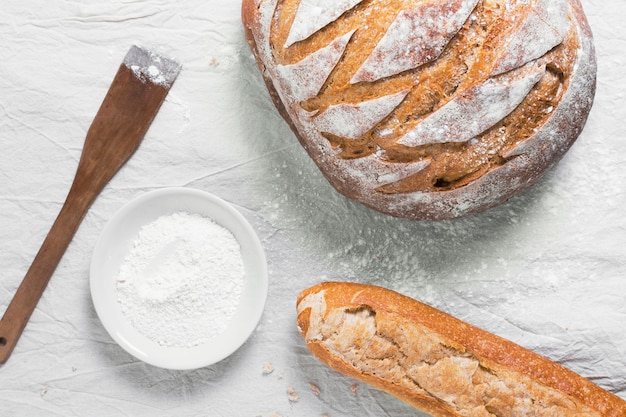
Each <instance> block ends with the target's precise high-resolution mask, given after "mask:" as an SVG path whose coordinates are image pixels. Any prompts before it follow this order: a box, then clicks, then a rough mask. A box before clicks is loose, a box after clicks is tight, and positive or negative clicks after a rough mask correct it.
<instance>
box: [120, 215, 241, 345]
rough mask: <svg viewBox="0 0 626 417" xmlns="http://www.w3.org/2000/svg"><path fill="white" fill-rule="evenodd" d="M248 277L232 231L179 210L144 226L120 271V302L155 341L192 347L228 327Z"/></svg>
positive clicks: (124, 309) (126, 313)
mask: <svg viewBox="0 0 626 417" xmlns="http://www.w3.org/2000/svg"><path fill="white" fill-rule="evenodd" d="M243 279H244V267H243V259H242V256H241V248H240V246H239V243H238V242H237V240H236V239H235V237H234V236H233V235H232V233H231V232H230V231H229V230H227V229H225V228H223V227H222V226H220V225H218V224H217V223H215V222H213V221H212V220H211V219H209V218H206V217H203V216H201V215H199V214H191V213H187V212H176V213H173V214H171V215H167V216H162V217H160V218H158V219H157V220H155V221H154V222H152V223H150V224H148V225H146V226H144V227H142V228H141V230H140V231H139V233H138V235H137V236H136V238H135V239H134V241H133V242H132V243H131V247H130V250H129V253H128V255H127V256H126V257H125V258H124V261H123V262H122V265H121V267H120V272H119V277H118V281H117V299H118V302H119V303H120V305H121V307H122V311H123V313H124V314H125V315H126V316H127V317H128V319H129V320H130V321H131V322H132V324H133V326H134V327H135V328H136V329H137V330H138V331H139V332H140V333H142V334H143V335H145V336H146V337H148V338H149V339H151V340H153V341H155V342H157V343H159V344H160V345H163V346H173V347H192V346H197V345H199V344H202V343H205V342H207V341H208V340H209V339H210V338H212V337H214V336H216V335H218V334H220V333H222V332H223V331H224V330H225V329H226V328H227V326H228V324H229V322H230V320H231V318H232V317H233V315H234V314H235V311H236V309H237V306H238V304H239V298H240V295H241V291H242V288H243Z"/></svg>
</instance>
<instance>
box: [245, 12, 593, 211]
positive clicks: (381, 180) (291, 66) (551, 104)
mask: <svg viewBox="0 0 626 417" xmlns="http://www.w3.org/2000/svg"><path fill="white" fill-rule="evenodd" d="M337 3H342V4H347V5H348V6H350V5H352V6H351V7H348V6H346V10H347V11H345V12H344V13H343V14H341V15H339V16H337V17H335V18H334V20H333V19H331V22H330V23H327V24H325V25H321V26H322V27H321V28H319V30H317V31H315V30H313V33H312V34H311V35H309V36H308V37H306V36H304V35H303V36H301V38H302V39H300V38H297V40H295V41H290V40H289V38H290V36H291V35H292V32H293V31H294V30H293V29H292V27H293V26H296V27H300V26H301V24H302V22H296V23H297V24H296V23H294V20H295V19H296V13H297V11H298V10H299V9H298V4H299V2H298V0H243V3H242V21H243V23H244V27H245V31H246V38H247V39H248V42H249V44H250V47H251V50H252V51H253V53H254V55H255V58H256V60H257V63H258V64H259V68H260V69H261V73H262V74H263V78H264V80H265V83H266V85H267V88H268V91H269V92H270V95H271V97H272V100H273V102H274V104H275V105H276V107H277V108H278V110H279V112H280V114H281V115H282V116H283V118H284V119H285V120H286V121H287V122H288V124H289V125H290V126H291V128H292V130H293V131H294V132H295V134H296V136H297V138H298V139H299V141H300V143H301V144H302V145H303V147H304V148H305V149H306V150H307V152H308V153H309V155H310V156H311V157H312V159H313V160H314V161H315V162H316V164H317V165H318V167H319V168H320V170H321V172H322V173H323V175H324V176H325V177H326V178H327V179H328V180H329V182H330V183H331V184H332V185H333V186H334V187H335V188H336V189H337V190H338V191H339V192H341V193H343V194H344V195H346V196H348V197H350V198H352V199H355V200H357V201H360V202H361V203H363V204H365V205H367V206H369V207H371V208H374V209H376V210H379V211H382V212H384V213H388V214H391V215H394V216H400V217H407V218H411V219H434V220H437V219H447V218H454V217H459V216H463V215H466V214H469V213H473V212H477V211H482V210H484V209H486V208H489V207H492V206H494V205H497V204H500V203H502V202H504V201H506V200H507V199H509V198H510V197H511V196H512V195H514V194H516V193H518V192H519V191H521V190H524V189H526V188H528V187H530V186H531V185H533V184H534V183H535V182H536V181H537V180H538V179H539V178H540V177H541V175H542V174H543V173H544V172H545V171H546V170H547V169H549V168H550V167H551V166H552V165H553V164H554V163H556V162H557V161H558V160H559V159H560V158H561V157H562V155H563V154H564V153H565V152H566V151H567V149H569V147H570V146H571V145H572V144H573V142H574V141H575V139H576V138H577V137H578V135H579V134H580V132H581V131H582V128H583V126H584V124H585V121H586V118H587V115H588V112H589V109H590V108H591V104H592V101H593V96H594V92H595V73H596V62H595V52H594V48H593V41H592V35H591V31H590V29H589V25H588V24H587V21H586V18H585V16H584V14H583V11H582V8H581V6H580V2H579V0H557V1H556V3H553V2H551V1H549V0H533V1H532V2H520V1H518V0H482V1H478V0H476V1H475V2H473V0H448V1H447V2H433V4H437V7H440V8H441V13H444V12H445V13H447V12H448V11H449V9H450V10H452V11H453V12H454V13H455V14H457V15H460V16H462V17H464V16H465V14H464V13H465V12H466V10H465V9H467V8H468V5H470V6H472V5H474V4H476V6H475V8H474V9H473V10H471V15H470V17H469V18H468V19H467V20H465V21H462V20H461V21H460V22H461V23H462V25H461V26H460V28H457V27H453V28H448V31H447V32H446V31H445V30H443V29H441V31H440V29H439V28H437V27H434V28H431V29H429V30H430V31H431V32H429V34H428V35H427V38H426V39H427V40H428V42H432V44H433V45H431V47H430V48H431V49H426V52H428V53H432V54H433V55H436V56H437V59H435V60H428V59H427V58H424V59H423V60H422V61H417V60H416V61H415V62H414V63H412V64H413V67H411V68H410V69H407V70H402V68H400V69H398V70H397V72H396V73H390V74H387V73H384V72H382V73H381V74H378V75H376V71H378V69H377V68H376V67H374V68H373V69H372V68H371V66H370V67H367V65H365V63H367V60H366V59H368V57H378V56H383V55H385V53H386V54H387V55H388V56H387V58H389V56H392V54H393V53H396V52H394V51H391V52H390V51H383V52H381V53H378V54H377V53H375V51H376V50H377V49H376V48H377V45H379V44H381V43H382V42H381V40H383V39H384V36H385V35H386V34H387V32H388V31H390V30H389V28H390V27H391V26H392V24H393V23H394V19H395V18H397V16H399V13H400V12H406V13H407V15H411V13H413V15H414V16H413V19H415V20H416V21H417V20H419V19H425V18H424V17H423V16H421V15H420V13H423V11H419V9H418V8H417V7H418V6H416V5H418V4H420V3H421V2H415V1H414V0H394V1H392V2H388V1H381V0H362V1H358V0H341V1H339V0H338V2H337ZM557 3H558V4H560V5H566V7H567V22H568V23H567V24H566V28H567V30H566V31H564V32H563V34H562V36H563V38H562V40H560V43H558V45H557V46H555V47H553V48H551V49H550V48H547V49H548V50H547V52H545V53H542V55H541V56H540V57H538V58H535V57H534V56H533V55H532V53H530V52H528V51H524V47H523V46H519V45H517V44H516V42H518V41H519V42H520V43H523V42H521V41H520V39H522V40H524V42H526V44H533V43H536V39H535V38H536V37H540V38H541V37H542V36H543V34H544V33H543V32H542V31H546V33H550V31H551V29H549V28H547V27H540V25H538V24H537V23H536V22H537V21H542V19H545V16H539V17H538V18H537V19H536V16H535V15H534V11H535V9H541V8H544V9H546V10H552V11H550V12H546V13H547V16H548V17H554V16H556V18H555V19H556V20H557V21H558V19H559V14H558V13H555V12H554V10H555V7H553V4H557ZM505 5H506V6H505ZM538 5H539V6H541V7H539V6H538ZM429 7H430V6H429ZM558 7H560V6H557V7H556V8H557V9H558ZM464 8H465V9H464ZM509 8H510V9H511V10H514V12H512V13H508V14H507V13H506V12H503V10H508V9H509ZM415 10H418V11H417V12H416V11H415ZM468 10H469V9H468ZM423 21H426V20H423ZM520 22H521V23H520ZM528 22H531V23H528ZM522 23H527V24H528V25H529V26H531V28H532V30H530V31H525V29H527V28H526V27H525V26H524V25H523V24H522ZM557 23H558V22H557ZM557 23H554V22H551V23H550V24H551V25H553V27H557V26H558V25H557ZM548 26H549V25H548ZM457 29H458V30H457ZM561 29H563V28H561ZM561 29H559V28H557V29H556V30H561ZM455 30H456V32H455ZM533 30H534V31H535V32H536V33H535V32H533ZM440 32H441V33H440ZM526 32H529V33H530V34H528V33H526ZM520 33H522V34H520ZM450 34H451V35H452V37H451V38H448V36H449V35H450ZM533 36H534V37H535V38H533ZM342 37H347V39H342ZM525 37H528V40H526V39H525ZM344 41H345V42H344ZM444 41H445V42H444ZM416 42H417V41H416ZM442 42H444V43H445V48H443V49H442V50H436V46H437V45H439V44H441V43H442ZM403 47H404V46H403ZM325 48H329V49H330V50H333V49H335V50H337V51H339V52H340V54H339V55H332V53H331V52H329V51H327V52H328V53H327V54H326V55H324V54H322V55H324V56H323V57H322V58H320V57H319V56H316V58H315V59H313V60H312V61H314V62H317V63H320V62H326V63H327V66H326V67H325V68H324V66H323V64H321V63H320V64H306V65H303V66H304V69H301V68H300V69H298V68H295V67H297V66H298V65H300V64H302V63H303V62H304V61H306V60H307V58H310V57H313V56H314V55H315V54H318V53H320V52H321V51H323V50H324V49H325ZM382 49H383V50H384V48H382ZM528 49H532V48H528ZM507 51H509V52H510V51H513V52H510V53H509V52H507ZM515 51H517V55H516V52H515ZM426 52H424V51H422V53H424V54H425V56H426V57H428V56H429V55H428V54H427V53H426ZM414 55H418V52H415V53H414ZM517 58H519V59H518V61H519V62H517V61H516V59H517ZM531 58H532V59H531ZM380 59H381V60H382V59H386V58H385V57H383V58H380ZM333 60H334V61H333ZM331 61H332V62H335V64H330V65H328V62H331ZM395 61H398V59H395ZM509 61H510V62H509ZM381 62H383V61H381ZM511 62H513V64H511ZM530 64H532V65H535V66H538V67H539V68H540V69H541V70H542V71H545V72H543V73H541V74H537V77H539V78H538V80H535V78H533V77H534V76H533V71H535V70H536V68H533V66H532V65H530ZM516 65H517V66H516ZM382 66H384V65H381V66H379V67H382ZM365 67H367V68H365ZM364 68H365V70H364ZM285 69H287V71H284V70H285ZM289 71H301V72H302V71H304V72H307V73H315V74H317V72H318V71H319V72H320V73H321V74H323V75H320V74H317V77H318V78H319V79H315V80H313V81H312V80H311V78H312V76H309V75H307V77H305V78H306V80H304V81H303V80H302V79H300V78H298V77H300V76H299V75H298V76H294V75H293V73H291V72H289ZM326 76H327V78H324V77H326ZM290 77H295V78H290ZM320 77H321V78H320ZM359 77H360V78H359ZM376 77H379V78H376ZM499 80H502V82H503V83H504V84H507V83H508V84H510V85H511V87H510V91H515V90H516V89H517V88H519V87H514V86H513V85H514V84H515V83H516V82H517V84H520V85H522V84H524V83H525V82H529V83H534V86H533V87H532V89H531V90H530V91H529V92H528V94H527V95H526V97H525V98H524V99H523V100H522V102H521V103H520V104H519V105H516V103H517V102H516V100H514V99H513V98H511V97H508V98H505V99H504V100H505V101H507V100H509V102H508V104H507V105H509V106H511V111H510V113H506V112H505V113H503V114H502V118H501V119H500V120H499V121H498V120H495V119H494V120H493V121H488V122H484V125H483V124H480V123H479V124H480V126H479V127H478V128H476V129H475V131H472V130H471V129H469V130H467V131H464V132H462V133H463V134H462V135H461V136H459V137H452V138H447V139H441V138H438V137H436V136H437V135H433V134H432V132H433V131H434V130H436V129H434V128H433V127H432V126H430V125H434V126H435V127H437V128H438V127H445V126H444V125H446V123H447V122H444V121H442V120H449V119H450V116H449V115H448V116H442V115H441V114H442V113H444V112H443V111H442V109H444V108H446V105H447V104H450V103H452V104H453V105H456V104H458V103H461V104H462V105H465V104H467V102H468V101H471V100H472V99H471V98H472V97H473V96H474V95H476V94H477V93H479V94H484V95H489V94H491V93H492V92H493V91H492V90H490V92H488V93H486V92H484V91H483V90H481V86H485V85H487V86H489V84H490V83H493V84H498V82H499ZM316 83H317V84H319V85H318V86H317V87H315V85H313V86H312V85H311V84H316ZM307 89H310V91H305V90H307ZM396 95H397V96H399V100H398V101H395V100H396V98H397V97H396ZM377 100H379V102H377V105H380V106H383V107H386V108H387V109H388V110H389V111H390V113H389V114H388V115H386V116H384V117H382V116H381V117H382V118H380V119H377V118H376V117H374V116H372V115H371V114H370V115H365V116H363V113H366V111H364V110H363V109H362V108H358V109H357V110H355V108H357V107H359V106H360V105H362V104H363V103H368V102H369V104H372V103H373V102H374V101H377ZM488 100H489V99H487V98H485V100H482V101H483V103H484V102H486V101H488ZM385 101H386V102H385ZM479 101H480V100H479ZM473 105H474V106H476V105H479V104H476V103H474V104H473ZM338 106H339V107H341V106H351V107H352V108H351V109H349V111H348V110H346V109H345V108H341V109H338V108H337V107H338ZM479 106H480V105H479ZM499 107H500V108H502V107H503V106H499ZM504 107H506V106H504ZM329 109H332V110H335V112H333V111H329ZM378 110H380V109H378ZM482 110H484V111H485V112H486V114H490V112H491V111H490V110H487V109H482ZM370 111H372V112H375V111H373V110H371V109H370ZM342 112H343V115H341V116H337V113H342ZM355 112H356V113H358V116H355ZM470 113H472V112H470ZM476 113H480V112H478V111H477V112H476ZM377 114H378V113H377ZM381 114H384V111H383V112H382V113H381ZM346 115H349V117H350V118H351V119H352V120H353V122H351V123H353V126H352V129H350V128H348V129H346V128H345V125H344V126H341V127H338V126H339V125H341V124H343V119H342V118H344V117H347V116H346ZM433 115H434V117H432V116H433ZM333 117H334V118H336V119H335V120H332V119H333ZM463 117H465V116H463ZM463 117H462V118H461V119H462V121H460V122H454V123H455V124H456V125H455V126H452V127H451V130H452V131H453V132H455V131H458V130H463V129H460V128H461V127H464V126H467V125H470V124H471V122H472V121H471V120H465V119H463ZM329 119H331V120H330V122H329ZM339 119H342V120H339ZM429 119H430V120H431V121H432V120H440V122H438V123H436V122H432V123H430V125H429V122H428V120H429ZM478 119H479V120H480V119H484V117H482V118H481V117H479V118H478ZM320 120H323V121H324V123H322V124H321V125H320V123H319V121H320ZM363 120H365V121H363ZM329 124H330V125H331V126H330V127H329ZM420 125H423V126H427V127H425V128H424V129H426V130H429V131H430V132H431V133H430V134H429V135H426V136H427V138H426V139H425V138H423V137H417V138H415V137H411V135H412V134H413V133H414V130H415V129H418V128H419V126H420ZM418 130H419V129H418ZM422 133H423V132H422ZM474 133H475V134H474ZM418 136H419V135H418ZM452 136H454V135H452Z"/></svg>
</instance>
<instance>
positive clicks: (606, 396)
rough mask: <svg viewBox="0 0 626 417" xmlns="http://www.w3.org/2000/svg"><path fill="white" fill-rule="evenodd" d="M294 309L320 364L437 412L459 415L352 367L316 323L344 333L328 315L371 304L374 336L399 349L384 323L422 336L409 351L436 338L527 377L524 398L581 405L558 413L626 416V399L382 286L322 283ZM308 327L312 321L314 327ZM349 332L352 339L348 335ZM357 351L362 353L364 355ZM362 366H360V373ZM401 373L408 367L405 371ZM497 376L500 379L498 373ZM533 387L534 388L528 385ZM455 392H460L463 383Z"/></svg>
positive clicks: (503, 371)
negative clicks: (386, 340)
mask: <svg viewBox="0 0 626 417" xmlns="http://www.w3.org/2000/svg"><path fill="white" fill-rule="evenodd" d="M305 300H306V301H305ZM312 300H314V301H315V302H313V301H312ZM322 300H323V301H322ZM318 302H319V303H321V304H323V307H322V308H321V309H320V308H318V307H319V305H321V304H318ZM311 303H312V304H311ZM316 306H317V307H316ZM297 308H298V326H299V328H300V329H301V333H302V335H303V336H304V337H305V339H306V342H307V347H308V348H309V349H310V350H311V352H312V353H313V354H314V355H315V356H316V357H317V358H318V359H320V360H321V361H322V362H323V363H325V364H327V365H328V366H330V367H331V368H332V369H334V370H336V371H338V372H341V373H343V374H346V375H348V376H351V377H353V378H356V379H359V380H361V381H364V382H366V383H369V384H372V385H374V386H376V387H378V388H380V389H382V390H385V391H387V392H389V393H390V394H392V395H395V396H397V397H399V398H400V399H402V400H404V401H405V402H407V403H409V404H412V405H413V406H415V407H417V408H420V409H422V410H425V411H427V412H429V413H431V414H432V415H435V416H458V415H461V414H458V413H456V412H455V410H454V409H453V408H452V407H450V405H449V404H448V403H447V402H445V401H442V400H441V399H439V398H436V396H431V395H425V394H424V392H421V393H420V392H419V390H414V389H412V388H413V385H411V384H409V385H408V388H407V386H406V385H403V384H399V383H392V382H390V378H391V377H390V376H383V375H384V374H383V373H382V369H381V373H380V374H379V375H376V372H372V370H371V369H369V370H367V366H368V365H367V363H366V364H360V365H355V364H354V363H350V362H349V361H346V357H349V353H348V354H347V356H346V357H344V356H342V355H343V353H345V352H339V351H337V345H333V344H332V343H330V344H329V343H326V341H325V340H324V339H325V337H324V336H323V334H324V331H322V332H321V333H320V328H319V326H321V325H322V324H321V323H323V326H330V327H331V328H332V329H329V330H328V331H329V332H331V331H336V332H339V333H341V331H344V332H348V330H346V328H345V327H344V328H342V327H341V326H343V325H344V324H343V323H342V324H341V325H337V326H335V327H332V326H333V323H332V320H334V319H333V318H331V316H332V315H334V314H336V313H337V312H346V311H357V310H359V309H369V310H371V312H372V314H373V315H374V317H375V321H376V326H377V328H376V331H377V332H378V333H377V336H380V335H381V334H382V335H383V336H384V337H385V338H388V339H390V340H391V339H393V340H394V341H393V345H394V346H396V345H397V346H400V345H402V344H403V343H405V342H403V341H399V340H398V337H399V336H398V334H394V333H393V331H390V330H389V328H393V327H398V326H405V327H407V329H405V331H406V334H409V335H420V336H419V337H415V338H414V339H412V340H410V341H407V342H406V343H405V345H406V346H409V348H412V349H413V350H418V348H416V347H417V346H421V347H422V348H423V349H427V348H426V347H427V346H429V345H428V344H427V342H424V341H423V340H419V339H420V338H422V337H423V338H433V340H437V341H439V342H438V343H440V344H441V343H443V344H444V345H446V347H447V348H448V349H450V352H454V354H455V355H460V356H459V357H471V358H475V359H476V360H477V361H478V362H479V364H480V365H479V366H480V367H481V368H485V369H492V370H494V371H493V372H494V373H496V374H499V375H508V374H511V375H513V376H512V377H511V378H512V379H511V380H507V381H506V382H507V384H509V385H513V384H517V383H518V382H519V383H522V382H520V381H525V380H526V379H528V381H527V382H524V383H525V384H527V388H526V390H525V391H524V394H525V395H528V396H531V395H533V393H535V391H536V392H537V396H538V398H539V397H541V398H544V397H545V398H550V401H552V402H555V403H557V404H561V403H567V404H568V407H569V404H572V403H576V404H579V406H578V407H579V410H578V413H574V412H570V411H567V407H565V406H564V407H565V408H563V410H562V411H561V412H562V414H561V415H563V416H574V415H600V416H611V417H625V416H626V401H624V400H622V399H620V398H619V397H617V396H616V395H614V394H612V393H610V392H608V391H605V390H603V389H602V388H600V387H599V386H597V385H596V384H594V383H592V382H591V381H589V380H587V379H585V378H583V377H582V376H580V375H578V374H576V373H574V372H572V371H570V370H568V369H566V368H564V367H563V366H561V365H559V364H557V363H556V362H553V361H550V360H549V359H547V358H545V357H543V356H541V355H538V354H536V353H534V352H532V351H530V350H528V349H526V348H523V347H521V346H519V345H517V344H515V343H513V342H511V341H509V340H506V339H503V338H501V337H498V336H496V335H494V334H492V333H489V332H487V331H484V330H481V329H479V328H477V327H475V326H472V325H470V324H468V323H465V322H463V321H461V320H459V319H457V318H454V317H452V316H450V315H448V314H446V313H444V312H442V311H439V310H437V309H435V308H432V307H430V306H428V305H425V304H423V303H420V302H418V301H416V300H413V299H411V298H409V297H406V296H403V295H401V294H398V293H396V292H394V291H391V290H388V289H385V288H382V287H377V286H371V285H363V284H355V283H339V282H328V283H322V284H319V285H316V286H314V287H311V288H308V289H306V290H304V291H302V292H301V293H300V295H299V296H298V301H297ZM318 316H320V317H318ZM320 320H321V321H320ZM328 321H330V323H328ZM311 326H313V328H312V329H311ZM408 327H411V328H418V329H420V331H418V332H413V333H412V332H411V330H409V329H408ZM386 329H387V330H386ZM366 333H367V332H366V331H363V334H362V335H361V336H359V337H361V338H363V339H367V341H366V342H363V343H364V344H372V343H373V342H372V341H373V340H375V338H373V337H369V338H368V337H366ZM346 334H347V333H346ZM350 337H356V336H354V334H353V333H352V334H350ZM407 337H408V336H407ZM355 340H357V342H354V341H353V342H354V344H356V345H358V344H359V343H360V341H359V338H358V337H356V339H355ZM333 343H336V342H333ZM351 346H352V345H351ZM406 346H405V348H404V350H403V355H404V356H403V359H402V360H403V361H404V362H403V363H405V365H403V366H404V367H406V368H408V367H409V366H408V365H407V363H409V362H411V361H410V360H409V359H407V358H410V357H411V355H412V354H413V353H411V352H410V350H411V349H409V348H407V347H406ZM368 349H370V350H369V351H368V352H369V353H368V355H371V349H372V348H371V347H368ZM428 349H430V348H428ZM360 354H361V355H364V354H363V352H360ZM365 356H367V355H365ZM431 359H432V358H431ZM438 359H440V358H438ZM429 360H430V359H429ZM411 364H412V366H415V363H412V362H411ZM377 366H378V365H377ZM364 369H366V370H365V371H364ZM374 369H375V368H374ZM405 371H406V372H409V371H408V370H406V369H405ZM477 375H478V373H475V374H474V381H473V382H474V383H480V381H479V379H480V377H479V376H477ZM457 377H458V375H455V374H451V375H448V379H449V381H454V379H455V378H457ZM502 378H503V379H504V377H503V376H502ZM416 384H417V383H416ZM417 385H419V384H417ZM535 386H536V387H538V388H533V387H535ZM459 390H462V387H461V388H459ZM507 400H510V403H511V404H513V403H514V401H515V398H509V397H507V395H502V396H500V397H499V398H497V401H496V399H494V400H492V401H491V402H490V403H489V404H490V405H489V407H494V408H495V407H505V408H506V407H510V406H512V405H511V404H506V405H504V403H506V402H507ZM561 405H562V404H561ZM544 406H545V404H544ZM582 407H588V408H589V409H590V410H594V411H595V412H597V413H596V414H591V413H590V412H588V413H587V414H585V413H584V412H583V410H582ZM568 413H569V414H568ZM476 415H478V414H476ZM533 415H534V414H533Z"/></svg>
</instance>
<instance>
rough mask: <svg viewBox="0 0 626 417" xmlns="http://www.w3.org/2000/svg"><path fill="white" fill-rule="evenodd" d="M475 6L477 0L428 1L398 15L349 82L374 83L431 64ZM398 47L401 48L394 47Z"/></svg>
mask: <svg viewBox="0 0 626 417" xmlns="http://www.w3.org/2000/svg"><path fill="white" fill-rule="evenodd" d="M477 3H478V0H471V1H467V0H455V1H447V2H442V1H441V0H431V1H429V2H417V3H416V6H417V7H415V8H412V9H410V10H402V11H400V13H399V14H398V16H397V17H396V19H395V20H394V21H393V23H392V24H391V25H390V26H389V29H388V30H387V32H386V33H385V35H384V36H383V37H382V39H381V40H380V41H379V42H378V44H377V45H376V47H375V48H374V51H373V52H372V53H371V55H370V56H369V57H368V58H367V59H366V60H365V62H364V63H363V65H362V66H361V67H360V68H359V69H358V71H357V72H356V74H355V75H354V77H352V79H351V80H350V82H351V83H357V82H361V81H376V80H379V79H381V78H384V77H388V76H391V75H396V74H399V73H401V72H403V71H406V70H410V69H413V68H417V67H418V66H420V65H423V64H426V63H427V62H430V61H433V60H435V59H436V58H438V57H439V55H441V53H442V52H443V50H444V48H445V47H446V45H447V44H448V43H449V42H450V40H451V39H452V37H453V36H454V35H456V33H457V32H458V31H459V30H460V29H461V27H462V26H463V24H464V23H465V21H466V20H467V18H468V17H469V15H470V13H471V12H472V10H474V8H475V7H476V4H477ZM399 44H400V45H403V46H401V47H398V45H399Z"/></svg>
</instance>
